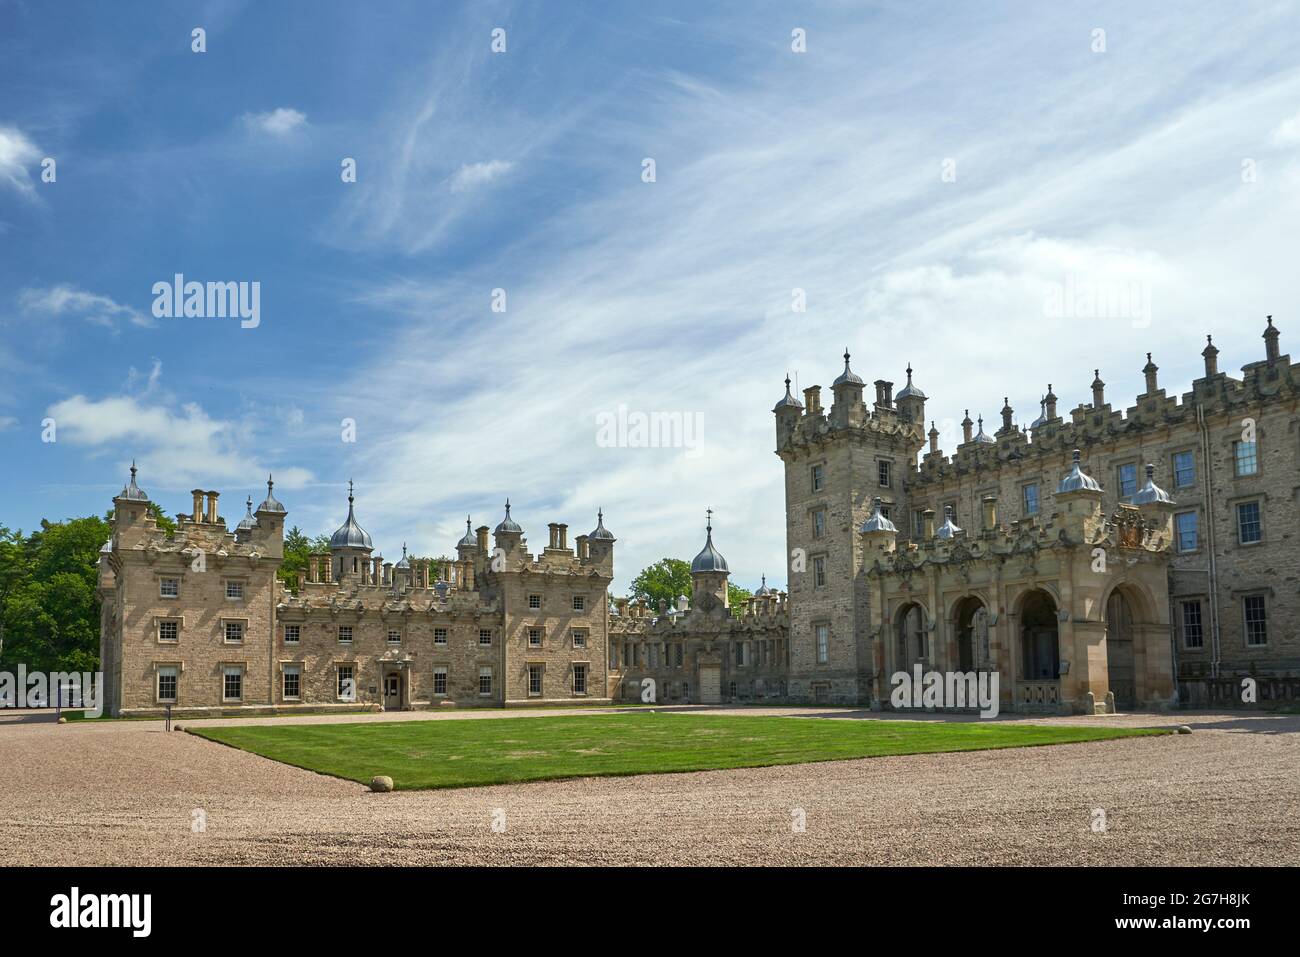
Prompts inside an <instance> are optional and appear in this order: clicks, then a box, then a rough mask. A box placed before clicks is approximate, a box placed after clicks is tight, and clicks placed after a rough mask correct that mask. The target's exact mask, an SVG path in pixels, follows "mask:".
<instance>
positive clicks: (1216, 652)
mask: <svg viewBox="0 0 1300 957" xmlns="http://www.w3.org/2000/svg"><path fill="white" fill-rule="evenodd" d="M1196 423H1197V425H1198V426H1200V429H1201V455H1202V458H1203V459H1204V467H1205V525H1206V529H1207V532H1208V535H1207V537H1208V538H1209V546H1210V641H1211V642H1212V643H1213V655H1212V657H1211V658H1210V677H1211V678H1217V677H1219V663H1220V660H1221V659H1220V651H1221V648H1222V637H1221V634H1220V631H1219V563H1218V556H1217V553H1216V551H1215V545H1214V518H1215V516H1214V482H1213V475H1214V470H1213V469H1212V468H1211V467H1210V430H1209V426H1208V425H1207V424H1206V422H1205V405H1204V403H1200V402H1198V403H1197V404H1196Z"/></svg>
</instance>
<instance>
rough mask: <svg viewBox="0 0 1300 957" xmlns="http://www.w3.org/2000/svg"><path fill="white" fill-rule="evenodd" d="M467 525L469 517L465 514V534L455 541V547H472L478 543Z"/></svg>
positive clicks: (468, 524)
mask: <svg viewBox="0 0 1300 957" xmlns="http://www.w3.org/2000/svg"><path fill="white" fill-rule="evenodd" d="M469 526H470V518H469V516H468V515H466V516H465V534H464V535H463V536H462V537H461V540H460V541H459V542H457V543H456V547H457V548H474V547H476V546H477V545H478V542H477V541H476V540H475V539H474V533H473V532H472V531H470V527H469Z"/></svg>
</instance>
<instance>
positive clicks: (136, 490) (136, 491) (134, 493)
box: [117, 459, 149, 502]
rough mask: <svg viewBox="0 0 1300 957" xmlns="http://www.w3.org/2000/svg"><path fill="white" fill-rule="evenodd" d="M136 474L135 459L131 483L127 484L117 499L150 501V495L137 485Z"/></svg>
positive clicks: (132, 465)
mask: <svg viewBox="0 0 1300 957" xmlns="http://www.w3.org/2000/svg"><path fill="white" fill-rule="evenodd" d="M135 472H136V469H135V459H132V460H131V481H129V482H127V484H126V486H125V487H124V488H123V489H122V491H121V492H120V493H119V494H118V496H117V497H118V498H125V499H130V500H131V501H133V502H147V501H149V496H148V494H147V493H146V492H145V491H144V489H142V488H140V486H138V485H136V484H135Z"/></svg>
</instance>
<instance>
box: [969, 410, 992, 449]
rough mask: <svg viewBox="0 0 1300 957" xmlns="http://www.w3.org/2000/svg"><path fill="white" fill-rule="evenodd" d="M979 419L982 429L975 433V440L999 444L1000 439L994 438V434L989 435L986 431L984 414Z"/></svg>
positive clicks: (985, 443) (987, 443)
mask: <svg viewBox="0 0 1300 957" xmlns="http://www.w3.org/2000/svg"><path fill="white" fill-rule="evenodd" d="M978 421H979V425H980V430H979V431H978V432H976V433H975V438H974V440H973V441H975V442H979V443H981V444H983V445H997V444H998V440H997V439H995V438H993V436H991V435H989V434H988V433H987V432H985V431H984V416H982V415H981V416H980V417H979V420H978Z"/></svg>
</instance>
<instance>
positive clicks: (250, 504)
mask: <svg viewBox="0 0 1300 957" xmlns="http://www.w3.org/2000/svg"><path fill="white" fill-rule="evenodd" d="M244 505H245V506H247V507H248V510H249V511H250V512H251V511H252V510H253V496H251V495H250V496H248V498H247V499H246V500H245V501H244Z"/></svg>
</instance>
